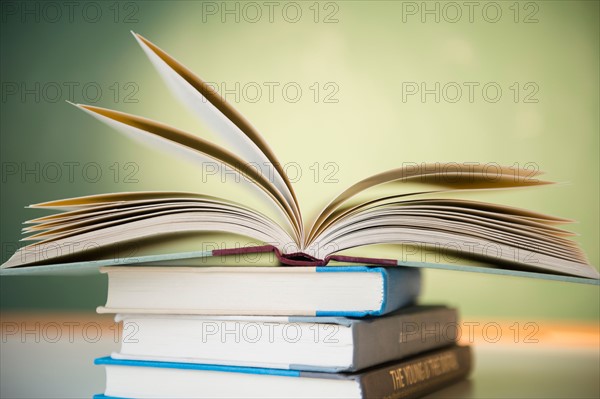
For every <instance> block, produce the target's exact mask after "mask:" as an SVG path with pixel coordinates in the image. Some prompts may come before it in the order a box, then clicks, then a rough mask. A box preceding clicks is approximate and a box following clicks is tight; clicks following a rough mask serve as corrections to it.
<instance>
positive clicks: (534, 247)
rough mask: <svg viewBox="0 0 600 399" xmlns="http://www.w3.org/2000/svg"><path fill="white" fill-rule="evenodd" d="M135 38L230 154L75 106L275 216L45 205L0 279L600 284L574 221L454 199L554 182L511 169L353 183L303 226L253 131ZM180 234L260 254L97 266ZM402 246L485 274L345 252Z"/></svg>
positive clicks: (133, 200) (147, 206)
mask: <svg viewBox="0 0 600 399" xmlns="http://www.w3.org/2000/svg"><path fill="white" fill-rule="evenodd" d="M134 36H135V39H136V40H137V42H138V43H139V45H140V46H141V47H142V49H143V50H144V52H145V53H146V55H147V56H148V57H149V59H150V61H151V62H152V64H153V65H154V66H155V68H156V70H157V71H158V73H159V74H160V76H161V77H162V78H164V80H165V82H166V83H167V84H168V85H169V87H170V88H171V89H172V90H173V92H174V94H175V95H176V96H177V97H178V98H179V99H180V100H181V101H182V102H183V103H184V104H185V105H187V106H189V107H190V108H191V109H192V110H193V111H194V112H195V113H196V114H197V115H198V116H199V117H200V118H201V119H202V121H203V122H205V124H206V125H207V126H209V127H210V128H211V129H212V130H213V131H214V132H215V133H217V134H219V135H220V136H221V137H222V138H223V140H224V141H225V142H226V143H228V144H227V148H224V147H221V146H219V145H216V144H214V143H211V142H209V141H207V140H205V139H202V138H200V137H198V136H196V135H194V134H191V133H188V132H185V131H182V130H179V129H177V128H174V127H172V126H168V125H165V124H162V123H159V122H156V121H153V120H149V119H146V118H142V117H139V116H134V115H129V114H126V113H122V112H118V111H113V110H109V109H104V108H100V107H95V106H90V105H81V104H75V106H76V107H78V108H80V109H81V110H83V111H84V112H86V113H88V114H90V115H92V116H94V117H95V118H97V119H98V120H100V121H102V122H104V123H106V124H108V125H109V126H111V127H114V128H115V129H117V130H118V131H119V132H122V133H123V134H125V135H127V136H130V137H132V138H134V139H136V140H139V141H142V142H144V143H148V144H151V145H155V146H160V147H161V148H163V149H164V150H165V151H172V150H175V151H178V152H184V153H185V154H186V155H189V156H192V157H196V158H198V159H200V160H206V159H209V160H211V161H212V162H215V163H216V164H218V165H219V167H221V168H223V169H224V170H227V171H228V173H234V174H236V175H239V177H240V181H241V182H244V183H246V184H247V185H249V186H250V187H251V188H252V189H253V190H254V192H255V193H256V194H257V195H259V196H261V198H262V199H263V202H264V204H265V205H266V206H267V207H269V208H268V209H270V210H271V211H273V214H272V215H267V214H265V213H264V212H261V211H258V210H256V209H252V208H250V207H248V206H246V205H244V204H240V203H237V202H234V201H230V200H227V199H225V198H218V197H213V196H208V195H204V194H202V193H189V192H128V193H113V194H103V195H93V196H87V197H79V198H70V199H63V200H54V201H49V202H44V203H41V204H36V205H32V207H34V208H43V209H52V210H57V211H59V212H58V213H55V214H52V215H49V216H44V217H40V218H37V219H33V220H30V221H28V222H26V223H27V227H25V228H24V232H25V233H27V234H28V236H27V237H26V238H25V239H24V240H25V241H35V242H34V243H31V244H29V245H26V246H25V247H23V248H21V249H19V250H18V251H17V252H16V253H15V254H14V255H13V256H12V257H11V258H10V259H9V260H8V261H7V262H6V263H5V264H4V265H2V274H23V273H29V272H39V271H41V272H44V271H55V270H68V269H69V268H70V267H71V268H79V269H82V268H83V269H85V268H94V267H97V266H110V265H115V264H133V263H136V262H137V263H140V262H141V263H152V262H163V261H167V260H170V261H173V260H181V259H186V258H190V257H206V256H217V255H218V256H222V255H227V254H241V253H262V252H274V253H275V254H276V256H277V259H278V260H279V262H280V263H281V264H284V265H290V266H323V265H327V264H328V263H329V262H330V261H335V262H343V263H360V264H372V265H384V266H399V265H400V266H411V267H434V268H435V267H437V268H447V269H453V270H471V271H481V272H488V273H496V274H513V275H521V276H528V277H540V278H549V279H558V280H566V281H578V282H586V281H587V282H591V283H597V282H598V278H599V274H598V271H597V270H596V269H595V268H594V267H593V266H591V265H590V264H589V262H588V260H587V258H586V256H585V254H584V253H583V251H582V250H581V249H580V248H579V247H578V246H577V244H576V243H575V242H574V241H572V240H571V239H570V237H569V236H571V235H572V233H570V232H568V231H566V230H564V229H562V228H561V225H563V224H565V223H568V222H570V220H566V219H562V218H557V217H552V216H548V215H544V214H540V213H537V212H533V211H529V210H525V209H518V208H513V207H508V206H502V205H495V204H490V203H484V202H478V201H473V200H469V199H468V198H460V197H461V196H462V195H466V194H467V193H468V192H472V191H479V190H495V189H512V188H528V187H534V186H541V185H546V184H550V182H547V181H543V180H540V178H539V175H540V173H539V172H537V171H534V172H532V171H531V170H522V169H516V168H508V167H496V168H494V169H493V170H490V168H489V167H488V166H484V165H475V164H469V163H464V164H459V163H452V164H435V165H426V164H423V165H420V166H416V165H415V166H409V167H402V168H398V169H393V170H390V171H386V172H382V173H379V174H377V175H374V176H370V177H367V178H365V179H363V180H361V181H359V182H357V183H355V184H353V185H352V186H350V187H349V188H347V189H346V190H344V191H342V192H341V193H340V194H339V195H338V196H337V197H335V198H333V199H332V200H331V201H329V202H328V203H327V205H325V206H324V207H323V209H322V210H321V212H319V213H318V215H317V216H316V217H315V218H314V220H312V221H311V222H308V223H305V221H304V220H303V218H302V214H301V208H300V204H299V203H298V199H297V196H296V194H295V193H294V189H293V187H292V184H291V183H290V180H289V179H288V178H287V176H286V175H285V173H284V171H283V170H282V169H281V166H280V165H281V163H280V162H279V160H278V159H277V157H276V156H275V154H274V152H273V150H272V149H271V148H270V147H269V146H268V144H267V141H266V140H265V139H264V138H263V137H262V136H261V135H260V133H258V131H257V130H256V129H255V128H254V127H253V126H252V125H251V124H250V123H249V122H248V121H247V120H246V119H245V118H244V117H243V116H242V115H240V114H239V113H238V112H237V111H236V110H235V109H234V108H233V107H232V106H231V105H229V104H228V103H227V102H226V101H225V100H224V99H223V98H222V97H221V96H219V95H218V94H217V93H215V92H214V90H213V89H212V88H211V87H210V86H209V85H207V84H206V83H205V82H203V81H202V80H201V79H200V78H199V77H197V76H196V75H195V74H194V73H193V72H191V71H190V70H189V69H187V68H186V67H185V66H183V65H182V64H180V63H179V62H178V61H177V60H175V59H174V58H173V57H171V56H170V55H168V54H167V53H166V52H165V51H163V50H161V49H160V48H158V47H157V46H156V45H154V44H153V43H151V42H149V41H148V40H147V39H145V38H143V37H142V36H140V35H137V34H134ZM256 165H267V166H268V167H267V168H266V169H264V168H262V167H261V166H259V167H256ZM404 183H411V186H410V187H414V186H416V187H418V189H416V190H414V189H412V190H407V187H409V185H408V184H404ZM229 184H231V183H229ZM444 195H445V196H446V198H443V196H444ZM182 233H208V234H211V233H227V234H232V235H236V236H243V237H248V238H250V239H252V240H255V241H256V242H259V243H262V244H261V245H257V246H255V247H244V248H232V249H221V250H216V251H200V252H187V253H181V252H179V253H171V254H156V255H154V256H148V257H146V258H144V257H137V258H135V259H134V258H131V259H129V258H125V259H118V260H114V259H113V260H112V261H111V260H105V259H103V258H101V257H99V253H100V252H101V250H102V248H109V247H111V246H114V245H116V244H119V243H130V242H142V241H144V240H149V239H161V238H166V237H168V236H173V235H177V234H182ZM74 242H75V243H77V245H73V243H74ZM407 242H412V243H418V244H419V245H421V246H424V247H430V248H440V247H443V248H453V251H454V252H456V253H457V255H459V256H461V257H463V258H465V259H474V260H477V261H480V262H484V263H485V264H486V265H487V267H479V268H478V267H470V266H461V265H436V264H428V263H410V262H401V261H397V260H395V259H388V258H386V259H383V258H373V257H361V256H348V255H347V254H345V252H344V251H347V250H351V249H354V248H361V247H365V246H369V245H376V244H404V243H407ZM86 248H94V251H90V250H86Z"/></svg>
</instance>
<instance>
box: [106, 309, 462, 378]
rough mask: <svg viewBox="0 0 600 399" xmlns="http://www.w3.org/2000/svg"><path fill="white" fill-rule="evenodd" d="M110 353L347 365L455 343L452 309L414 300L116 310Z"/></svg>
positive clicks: (297, 366) (329, 367)
mask: <svg viewBox="0 0 600 399" xmlns="http://www.w3.org/2000/svg"><path fill="white" fill-rule="evenodd" d="M116 321H117V322H122V323H123V335H122V338H121V349H120V350H119V351H118V352H114V353H112V354H111V357H112V358H113V359H126V360H151V361H162V362H178V363H202V364H220V365H230V366H245V367H263V368H278V369H290V370H303V371H322V372H354V371H358V370H362V369H365V368H368V367H372V366H375V365H378V364H382V363H387V362H390V361H398V360H400V359H404V358H407V357H408V356H411V355H415V354H417V353H422V352H426V351H428V350H432V349H436V348H440V347H444V346H450V345H452V344H454V343H456V339H457V336H458V334H457V332H458V330H457V329H458V328H459V327H458V315H457V311H456V309H451V308H447V307H445V306H414V307H409V308H404V309H401V310H399V311H397V312H394V313H392V314H389V315H386V316H379V317H366V318H360V319H358V318H350V317H302V316H297V317H275V316H194V315H147V314H146V315H144V314H118V315H117V316H116Z"/></svg>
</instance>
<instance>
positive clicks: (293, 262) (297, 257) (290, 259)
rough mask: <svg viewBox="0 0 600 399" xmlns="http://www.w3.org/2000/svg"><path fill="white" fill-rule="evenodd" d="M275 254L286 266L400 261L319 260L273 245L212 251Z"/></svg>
mask: <svg viewBox="0 0 600 399" xmlns="http://www.w3.org/2000/svg"><path fill="white" fill-rule="evenodd" d="M268 252H273V253H274V254H275V256H276V257H277V259H278V260H279V262H281V264H283V265H286V266H326V265H327V264H328V263H329V261H336V262H344V263H358V264H361V265H377V266H398V261H397V260H395V259H384V258H363V257H358V256H345V255H329V256H327V257H325V259H317V258H315V257H314V256H311V255H308V254H306V253H304V252H295V253H291V254H283V253H281V251H280V250H279V248H277V247H275V246H273V245H261V246H256V247H244V248H229V249H215V250H213V251H212V256H228V255H244V254H256V253H268Z"/></svg>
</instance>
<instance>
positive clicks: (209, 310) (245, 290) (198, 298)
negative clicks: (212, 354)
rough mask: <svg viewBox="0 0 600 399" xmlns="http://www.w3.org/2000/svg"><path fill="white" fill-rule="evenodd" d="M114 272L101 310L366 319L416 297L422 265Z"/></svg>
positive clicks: (107, 269) (120, 268)
mask: <svg viewBox="0 0 600 399" xmlns="http://www.w3.org/2000/svg"><path fill="white" fill-rule="evenodd" d="M101 271H102V272H105V273H106V274H107V275H108V294H107V299H106V306H104V307H100V308H98V312H99V313H152V314H204V315H266V316H271V315H285V316H349V317H363V316H368V315H382V314H386V313H390V312H393V311H395V310H397V309H399V308H401V307H403V306H407V305H410V304H412V303H414V302H415V300H416V298H417V296H418V295H419V292H420V289H421V275H420V271H419V270H418V269H410V268H383V267H359V266H352V267H294V268H283V267H143V266H139V267H124V266H113V267H105V268H102V269H101Z"/></svg>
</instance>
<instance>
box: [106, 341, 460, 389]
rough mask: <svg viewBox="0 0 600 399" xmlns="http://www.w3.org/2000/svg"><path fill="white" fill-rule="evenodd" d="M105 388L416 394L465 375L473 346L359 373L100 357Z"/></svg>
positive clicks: (434, 352)
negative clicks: (104, 375)
mask: <svg viewBox="0 0 600 399" xmlns="http://www.w3.org/2000/svg"><path fill="white" fill-rule="evenodd" d="M95 363H96V364H98V365H104V366H105V368H106V390H105V393H104V394H103V395H97V396H96V397H95V398H97V399H100V398H107V397H109V398H110V397H113V398H114V397H117V398H139V399H142V398H167V397H168V398H174V399H178V398H236V397H245V398H257V397H260V398H325V397H327V398H384V397H385V398H418V397H421V396H423V395H425V394H427V393H430V392H433V391H436V390H438V389H440V388H442V387H444V386H446V385H449V384H451V383H453V382H455V381H458V380H460V379H462V378H465V377H466V376H467V375H468V373H469V371H470V369H471V350H470V348H469V347H466V346H453V347H450V348H445V349H440V350H436V351H432V352H427V353H424V354H421V355H417V356H415V357H411V358H409V359H406V360H404V361H401V362H395V363H386V364H384V365H381V366H377V367H375V368H371V369H367V370H365V371H363V372H360V373H323V372H311V371H297V370H281V369H268V368H252V367H236V366H219V365H205V364H190V363H169V362H152V361H138V360H118V359H112V358H110V357H105V358H100V359H96V362H95Z"/></svg>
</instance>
